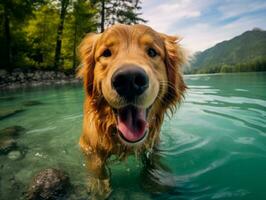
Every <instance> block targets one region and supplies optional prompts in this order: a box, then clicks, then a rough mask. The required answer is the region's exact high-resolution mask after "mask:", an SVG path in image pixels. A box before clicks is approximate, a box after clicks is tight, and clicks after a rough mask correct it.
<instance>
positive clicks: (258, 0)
mask: <svg viewBox="0 0 266 200" xmlns="http://www.w3.org/2000/svg"><path fill="white" fill-rule="evenodd" d="M142 13H143V15H142V17H143V18H144V19H146V20H148V23H147V25H149V26H151V27H152V28H154V29H155V30H157V31H159V32H164V33H167V34H172V35H180V36H182V38H183V39H182V42H181V43H182V45H183V46H184V47H185V48H187V49H188V50H189V51H190V52H192V53H193V52H196V51H202V50H204V49H207V48H209V47H211V46H213V45H215V44H216V43H218V42H221V41H224V40H229V39H231V38H233V37H234V36H237V35H239V34H241V33H243V32H245V31H247V30H252V29H253V28H254V27H259V28H262V29H264V30H266V0H143V1H142Z"/></svg>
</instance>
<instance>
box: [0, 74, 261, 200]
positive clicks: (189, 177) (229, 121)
mask: <svg viewBox="0 0 266 200" xmlns="http://www.w3.org/2000/svg"><path fill="white" fill-rule="evenodd" d="M185 81H186V83H187V84H188V87H189V90H188V91H187V94H186V99H185V101H184V104H183V105H182V106H181V107H180V109H179V111H178V112H177V113H176V114H175V115H174V116H173V117H172V118H171V119H168V118H167V117H166V119H165V123H164V125H163V128H162V134H161V144H160V146H159V147H158V149H159V150H160V151H159V153H158V155H159V156H160V158H161V164H162V165H160V167H158V166H156V167H154V166H152V167H150V168H149V170H150V171H146V175H147V174H148V178H151V177H157V178H154V180H155V183H156V182H158V183H164V185H167V184H168V183H169V184H168V185H171V190H167V191H163V192H161V193H157V194H153V195H152V194H150V193H149V192H148V190H144V189H143V188H145V185H146V186H150V187H153V189H155V188H156V187H155V186H156V185H154V183H152V182H149V181H147V182H145V180H144V179H142V178H143V177H142V176H143V169H142V165H141V164H140V162H139V161H137V160H136V158H135V157H132V158H130V159H129V160H128V161H126V162H123V163H115V164H113V165H112V166H111V169H112V178H111V182H112V186H113V194H112V197H111V199H189V200H191V199H206V200H208V199H229V198H230V199H264V198H265V196H266V191H265V180H266V170H265V169H266V124H265V122H266V73H242V74H224V75H222V74H221V75H192V76H186V77H185ZM27 101H39V102H41V104H38V105H32V106H25V102H27ZM82 102H83V92H82V89H81V87H80V86H65V87H60V88H59V87H57V88H37V89H36V88H35V89H31V90H25V91H13V92H5V93H1V95H0V103H1V104H0V108H1V109H2V110H3V109H5V112H11V111H12V109H14V107H15V108H16V109H23V110H24V111H23V112H18V113H15V114H13V115H11V116H9V117H6V118H3V119H2V120H0V129H3V128H6V127H9V126H14V125H18V126H22V127H24V128H25V129H26V130H25V131H24V132H23V133H21V135H20V136H18V137H17V139H16V142H17V143H18V145H19V146H20V147H21V148H25V149H26V150H25V155H24V157H23V158H21V159H17V160H12V159H10V158H8V156H7V155H0V199H18V197H19V196H20V195H21V194H22V193H23V191H24V188H25V185H27V184H28V183H29V181H30V179H31V177H32V175H33V174H34V173H35V172H37V171H39V170H40V169H43V168H45V167H51V166H52V167H59V168H63V169H65V170H66V171H67V172H68V173H69V175H70V178H71V182H72V183H73V184H74V185H76V186H77V187H81V188H82V187H84V183H85V182H86V173H85V168H84V163H83V157H82V155H81V153H80V151H79V147H78V138H79V134H80V131H81V126H82ZM162 166H167V167H166V168H169V169H167V170H166V168H165V167H162ZM147 170H148V168H147ZM149 176H150V177H149ZM7 183H8V184H7ZM143 184H144V187H143ZM146 188H147V187H146ZM157 189H158V190H159V188H157ZM11 191H16V192H11ZM75 195H76V196H73V199H82V198H84V192H82V191H81V192H80V195H79V194H75Z"/></svg>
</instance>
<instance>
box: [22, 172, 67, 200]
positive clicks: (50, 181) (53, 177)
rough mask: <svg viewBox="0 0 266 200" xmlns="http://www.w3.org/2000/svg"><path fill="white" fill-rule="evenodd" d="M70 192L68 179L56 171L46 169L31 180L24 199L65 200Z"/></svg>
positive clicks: (62, 173) (63, 173) (64, 174)
mask: <svg viewBox="0 0 266 200" xmlns="http://www.w3.org/2000/svg"><path fill="white" fill-rule="evenodd" d="M71 190H72V187H71V184H70V181H69V177H68V175H66V173H65V172H63V171H62V170H58V169H53V168H48V169H44V170H42V171H40V172H39V173H38V174H37V175H36V176H35V177H34V178H33V180H32V182H31V184H30V186H29V189H28V192H27V195H26V199H28V200H40V199H41V200H48V199H49V200H58V199H66V198H67V196H68V195H69V194H70V193H69V192H70V191H71Z"/></svg>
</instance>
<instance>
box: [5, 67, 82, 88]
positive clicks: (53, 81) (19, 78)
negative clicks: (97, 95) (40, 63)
mask: <svg viewBox="0 0 266 200" xmlns="http://www.w3.org/2000/svg"><path fill="white" fill-rule="evenodd" d="M80 82H81V80H80V79H78V78H76V77H75V74H66V73H64V72H60V71H43V70H34V71H33V70H27V71H23V70H21V69H14V70H13V71H12V72H11V73H10V72H7V71H6V70H0V90H3V89H17V88H24V87H36V86H45V85H63V84H68V83H72V84H73V83H80Z"/></svg>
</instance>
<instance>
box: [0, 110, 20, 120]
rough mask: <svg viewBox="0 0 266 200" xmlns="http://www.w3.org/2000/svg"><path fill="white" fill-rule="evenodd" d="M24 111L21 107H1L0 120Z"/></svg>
mask: <svg viewBox="0 0 266 200" xmlns="http://www.w3.org/2000/svg"><path fill="white" fill-rule="evenodd" d="M22 111H24V109H21V108H0V120H1V119H5V118H7V117H10V116H12V115H15V114H17V113H20V112H22Z"/></svg>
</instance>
